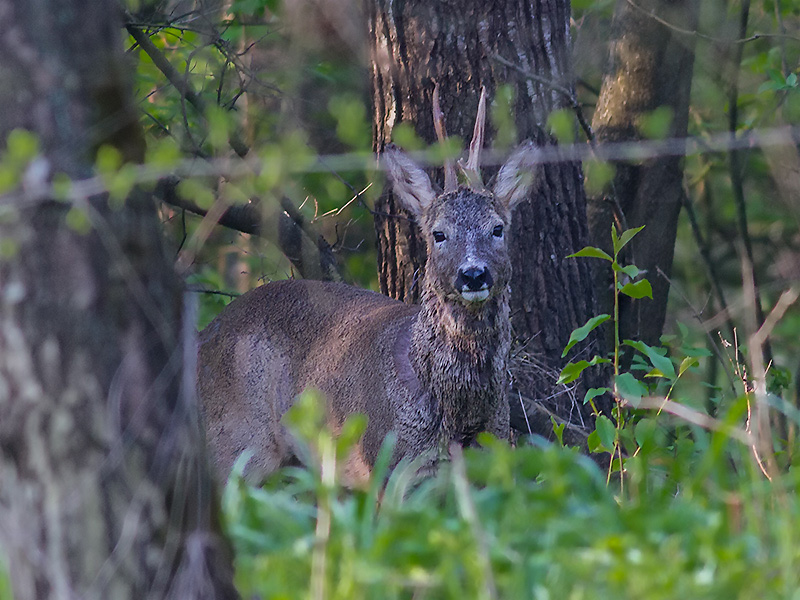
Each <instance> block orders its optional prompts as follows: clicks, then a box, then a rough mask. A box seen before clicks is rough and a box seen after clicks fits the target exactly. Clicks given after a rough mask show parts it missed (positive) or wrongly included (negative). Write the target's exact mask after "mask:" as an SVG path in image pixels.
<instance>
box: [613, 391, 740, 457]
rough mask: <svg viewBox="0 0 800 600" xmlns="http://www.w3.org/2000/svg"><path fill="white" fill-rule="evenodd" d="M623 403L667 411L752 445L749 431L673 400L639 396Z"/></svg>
mask: <svg viewBox="0 0 800 600" xmlns="http://www.w3.org/2000/svg"><path fill="white" fill-rule="evenodd" d="M623 403H624V404H625V405H626V406H629V407H631V408H638V409H646V410H655V411H661V412H665V413H669V414H671V415H673V416H675V417H678V418H679V419H682V420H684V421H686V422H687V423H692V424H693V425H698V426H699V427H702V428H703V429H708V430H710V431H721V432H723V433H725V434H726V435H728V436H730V437H731V438H733V439H735V440H736V441H738V442H741V443H742V444H744V445H746V446H749V447H752V445H753V436H752V435H751V434H750V432H748V431H742V430H741V429H737V428H736V427H733V426H731V425H728V424H727V423H725V422H724V421H720V420H719V419H715V418H713V417H710V416H708V415H707V414H705V413H701V412H700V411H697V410H694V409H693V408H689V407H688V406H685V405H683V404H680V403H678V402H675V401H674V400H665V399H664V398H641V399H640V400H637V401H636V402H635V403H633V402H630V401H628V400H623Z"/></svg>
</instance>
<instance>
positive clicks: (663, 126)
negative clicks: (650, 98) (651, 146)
mask: <svg viewBox="0 0 800 600" xmlns="http://www.w3.org/2000/svg"><path fill="white" fill-rule="evenodd" d="M673 117H674V112H673V110H672V109H671V108H670V107H669V106H659V107H658V108H657V109H655V110H654V111H652V112H651V113H649V114H645V115H642V116H641V117H640V119H639V122H638V123H637V126H638V127H637V128H638V129H639V131H640V132H641V134H642V135H643V136H644V137H646V138H648V139H651V140H662V139H664V138H666V137H667V136H668V135H669V132H670V127H671V126H672V121H673Z"/></svg>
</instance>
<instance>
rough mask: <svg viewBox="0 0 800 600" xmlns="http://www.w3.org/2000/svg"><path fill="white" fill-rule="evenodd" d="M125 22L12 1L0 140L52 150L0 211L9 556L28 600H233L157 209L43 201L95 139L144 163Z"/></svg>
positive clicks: (177, 294)
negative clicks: (24, 137) (54, 180)
mask: <svg viewBox="0 0 800 600" xmlns="http://www.w3.org/2000/svg"><path fill="white" fill-rule="evenodd" d="M118 10H119V9H118V6H117V4H116V3H115V2H112V1H110V0H109V1H106V2H100V1H95V2H81V1H78V0H58V1H53V0H16V1H12V0H0V21H2V23H3V28H2V31H1V32H0V81H1V82H2V85H0V105H2V106H3V111H2V113H0V138H2V139H6V136H7V135H8V134H9V132H10V131H11V130H12V129H15V128H23V129H27V130H30V131H32V132H35V133H36V134H37V135H38V137H39V140H40V147H41V150H40V153H39V154H38V156H37V157H36V159H35V160H34V161H33V162H31V163H30V165H29V166H28V168H27V171H26V172H25V175H24V177H23V180H22V184H21V186H19V188H18V189H17V190H15V191H13V192H10V193H8V194H6V195H5V196H4V197H3V198H2V201H1V202H2V203H0V240H2V248H3V258H2V260H0V415H2V417H1V418H0V545H1V546H2V547H3V549H4V551H5V553H6V554H7V556H8V559H9V570H10V573H11V578H12V584H13V588H14V594H15V597H16V598H20V599H27V598H60V599H63V598H97V599H102V598H162V597H173V598H233V597H236V592H235V590H234V589H233V587H232V583H231V577H232V572H231V571H232V569H231V563H230V556H229V550H228V547H227V545H226V543H225V541H224V539H223V538H222V536H221V534H220V530H219V523H218V520H217V507H216V505H215V501H214V494H213V491H214V490H213V484H212V481H211V478H210V477H209V471H208V469H207V467H206V463H205V449H204V441H203V433H202V429H201V427H200V424H199V417H198V410H197V406H196V404H195V399H194V387H193V386H194V383H193V382H194V368H193V356H194V348H193V346H190V347H189V348H187V349H186V350H187V351H186V353H184V348H183V343H184V341H185V340H187V339H189V340H191V336H189V335H187V334H186V332H184V331H182V326H181V321H182V306H181V297H182V289H181V285H180V282H179V280H178V279H177V277H176V276H175V274H174V272H173V270H172V268H171V263H170V261H169V260H168V259H167V257H166V256H165V254H164V252H163V248H162V244H161V237H160V226H159V223H158V220H157V216H156V212H155V208H154V205H153V202H152V199H151V198H149V197H148V196H147V195H144V194H141V193H134V194H133V195H132V197H131V198H129V199H128V201H127V202H126V205H125V206H124V207H122V208H116V209H112V208H110V207H109V204H108V202H107V199H106V198H104V197H93V198H87V199H86V202H85V203H84V204H82V205H80V204H76V205H75V206H73V207H70V205H67V204H65V203H62V202H57V201H55V200H52V199H51V198H49V197H48V193H47V190H48V188H47V183H48V180H49V177H50V176H51V175H52V174H53V173H65V174H67V175H69V176H70V177H72V178H81V177H84V176H86V175H88V174H90V173H91V165H92V161H93V155H94V151H95V149H96V148H97V147H98V146H99V145H100V144H111V145H113V146H115V147H116V148H117V149H118V150H119V151H120V152H121V153H122V155H123V156H124V157H125V158H126V159H128V160H138V159H140V158H141V155H142V148H143V146H142V138H141V135H140V131H139V128H138V124H137V121H138V115H137V112H136V111H135V109H134V107H133V105H132V103H131V101H130V97H129V90H128V86H127V84H126V73H127V68H128V65H127V64H125V61H124V56H123V53H122V49H121V47H120V34H121V31H120V28H121V23H120V22H119V21H118V19H117V17H118V16H119V14H118ZM15 139H17V140H19V138H18V137H17V138H15ZM23 146H24V144H20V143H19V141H17V142H16V143H14V142H9V147H10V148H11V154H12V155H14V154H15V153H16V155H17V157H18V160H21V159H19V156H20V155H21V154H22V153H23V152H22V147H23ZM81 211H82V212H81ZM188 328H189V330H191V329H193V327H192V326H188ZM187 367H188V371H187Z"/></svg>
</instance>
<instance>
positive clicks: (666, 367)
mask: <svg viewBox="0 0 800 600" xmlns="http://www.w3.org/2000/svg"><path fill="white" fill-rule="evenodd" d="M622 343H623V344H625V345H626V346H630V347H631V348H635V349H636V350H638V351H639V352H641V353H642V354H644V355H645V356H646V357H647V358H648V360H649V361H650V364H652V365H653V366H654V367H655V368H656V370H657V371H659V372H660V373H662V374H663V376H664V377H666V378H668V379H675V367H674V365H673V364H672V361H671V360H670V359H669V358H668V357H666V356H664V355H663V354H660V353H659V352H658V350H656V349H655V348H653V347H652V346H649V345H648V344H645V343H644V342H642V341H638V340H625V341H624V342H622Z"/></svg>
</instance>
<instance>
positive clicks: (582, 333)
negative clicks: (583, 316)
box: [561, 314, 611, 358]
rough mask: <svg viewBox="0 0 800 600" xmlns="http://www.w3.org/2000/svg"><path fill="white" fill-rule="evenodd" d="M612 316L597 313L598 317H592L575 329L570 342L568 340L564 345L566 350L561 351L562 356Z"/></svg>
mask: <svg viewBox="0 0 800 600" xmlns="http://www.w3.org/2000/svg"><path fill="white" fill-rule="evenodd" d="M610 318H611V315H606V314H602V315H597V316H596V317H592V318H591V319H589V320H588V321H586V324H585V325H583V326H581V327H578V328H577V329H576V330H575V331H573V332H572V333H571V334H570V336H569V342H567V345H566V346H565V347H564V352H562V353H561V358H564V357H565V356H566V355H567V352H569V351H570V349H571V348H572V347H573V346H574V345H575V344H577V343H578V342H582V341H583V340H585V339H586V336H588V335H589V334H590V333H591V332H592V330H594V329H596V328H597V327H599V326H600V325H602V324H603V323H605V322H606V321H608V320H609V319H610Z"/></svg>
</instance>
